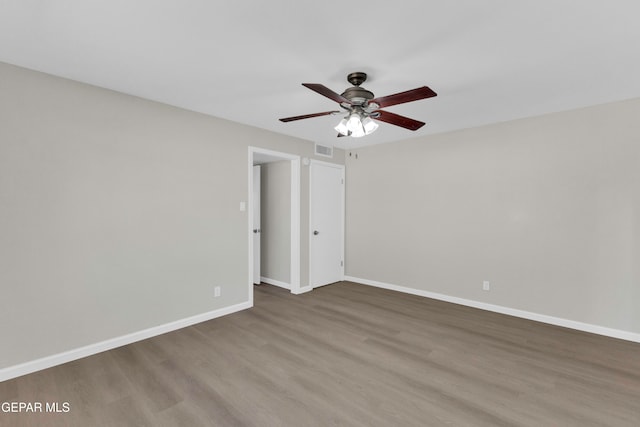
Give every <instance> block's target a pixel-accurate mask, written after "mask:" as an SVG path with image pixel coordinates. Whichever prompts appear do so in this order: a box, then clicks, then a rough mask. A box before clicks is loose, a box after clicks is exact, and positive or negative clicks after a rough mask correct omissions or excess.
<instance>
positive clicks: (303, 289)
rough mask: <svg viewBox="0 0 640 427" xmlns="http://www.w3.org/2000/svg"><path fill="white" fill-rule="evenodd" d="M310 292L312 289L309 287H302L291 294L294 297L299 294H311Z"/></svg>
mask: <svg viewBox="0 0 640 427" xmlns="http://www.w3.org/2000/svg"><path fill="white" fill-rule="evenodd" d="M312 290H313V288H312V287H311V286H303V287H301V288H300V289H298V290H297V291H296V292H293V291H291V292H292V293H294V294H296V295H300V294H306V293H307V292H311V291H312Z"/></svg>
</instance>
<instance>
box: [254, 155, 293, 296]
mask: <svg viewBox="0 0 640 427" xmlns="http://www.w3.org/2000/svg"><path fill="white" fill-rule="evenodd" d="M248 153H249V161H248V163H249V167H248V170H249V178H248V180H249V189H248V193H247V194H248V202H249V203H248V209H247V217H248V219H247V222H248V227H247V230H248V231H247V234H248V239H249V244H248V245H249V246H248V248H249V257H248V258H249V260H248V262H249V280H248V282H249V283H248V286H249V300H250V301H251V302H252V303H253V235H252V230H253V202H252V199H253V196H252V195H253V155H254V153H260V154H266V155H269V156H272V157H276V158H279V159H282V160H289V161H290V162H291V182H290V185H291V242H290V243H291V244H290V247H291V254H290V260H289V281H290V282H291V285H290V287H291V288H290V289H291V293H294V294H295V293H298V292H297V290H299V289H300V156H298V155H295V154H289V153H283V152H280V151H274V150H268V149H266V148H259V147H252V146H250V147H249V148H248ZM265 283H266V282H265Z"/></svg>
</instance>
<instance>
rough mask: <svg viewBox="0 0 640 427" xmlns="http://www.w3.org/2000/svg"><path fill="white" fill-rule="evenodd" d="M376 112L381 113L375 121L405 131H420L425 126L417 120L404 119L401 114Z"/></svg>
mask: <svg viewBox="0 0 640 427" xmlns="http://www.w3.org/2000/svg"><path fill="white" fill-rule="evenodd" d="M375 112H376V113H380V115H379V116H378V117H375V120H380V121H381V122H385V123H389V124H392V125H396V126H400V127H403V128H405V129H409V130H418V129H420V128H421V127H422V126H424V125H425V123H424V122H419V121H417V120H413V119H410V118H409V117H404V116H401V115H399V114H395V113H390V112H388V111H375ZM372 118H373V117H372Z"/></svg>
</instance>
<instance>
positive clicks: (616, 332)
mask: <svg viewBox="0 0 640 427" xmlns="http://www.w3.org/2000/svg"><path fill="white" fill-rule="evenodd" d="M344 280H347V281H349V282H355V283H359V284H362V285H368V286H374V287H376V288H383V289H389V290H392V291H398V292H403V293H406V294H411V295H418V296H421V297H426V298H432V299H436V300H440V301H446V302H451V303H454V304H460V305H465V306H468V307H474V308H479V309H482V310H487V311H493V312H495V313H501V314H507V315H509V316H515V317H521V318H523V319H528V320H535V321H537V322H542V323H548V324H550V325H556V326H562V327H565V328H570V329H576V330H578V331H583V332H590V333H592V334H598V335H604V336H607V337H612V338H618V339H621V340H626V341H633V342H639V343H640V334H638V333H635V332H629V331H623V330H620V329H612V328H607V327H604V326H598V325H592V324H590V323H583V322H577V321H575V320H569V319H563V318H561V317H554V316H548V315H546V314H538V313H533V312H530V311H524V310H518V309H514V308H509V307H504V306H501V305H494V304H487V303H484V302H479V301H473V300H469V299H464V298H458V297H452V296H449V295H444V294H438V293H435V292H429V291H424V290H421V289H414V288H408V287H405V286H398V285H392V284H390V283H384V282H378V281H376V280H369V279H362V278H359V277H352V276H344Z"/></svg>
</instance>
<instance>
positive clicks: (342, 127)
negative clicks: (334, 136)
mask: <svg viewBox="0 0 640 427" xmlns="http://www.w3.org/2000/svg"><path fill="white" fill-rule="evenodd" d="M334 129H335V130H336V131H338V133H339V134H340V135H344V136H347V135H349V128H348V127H347V119H342V120H340V123H338V126H336V127H335V128H334Z"/></svg>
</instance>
